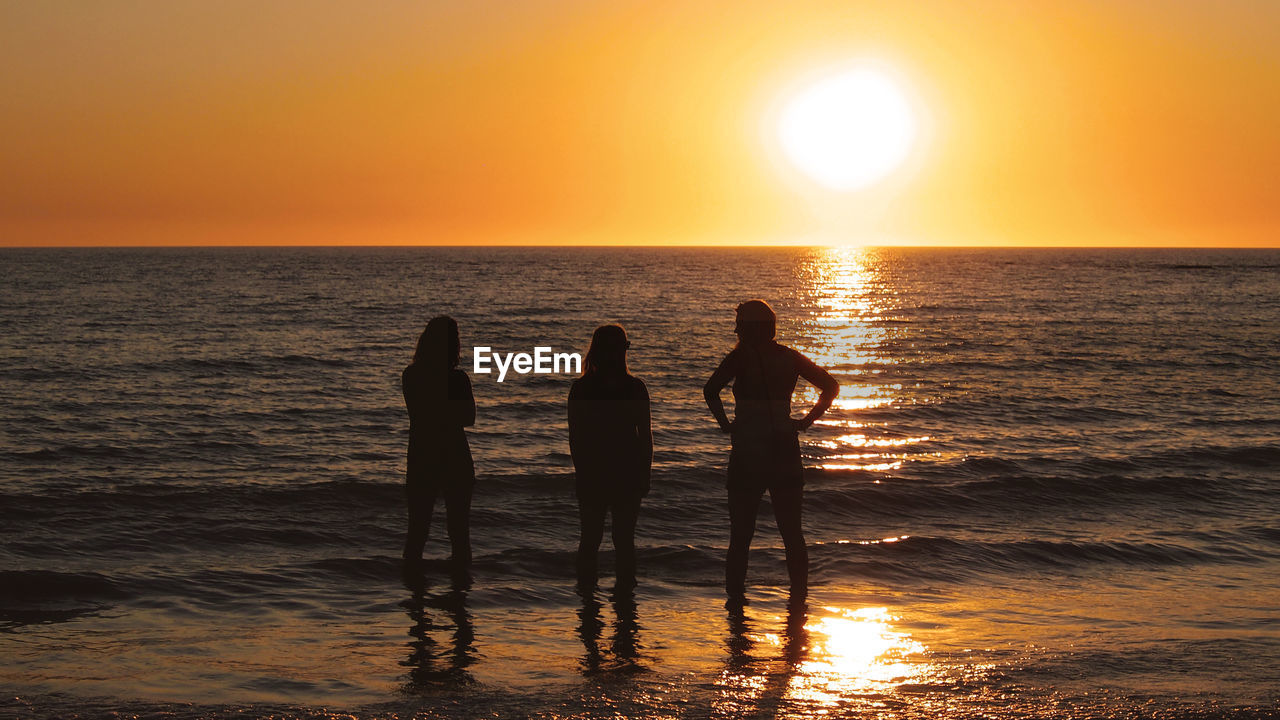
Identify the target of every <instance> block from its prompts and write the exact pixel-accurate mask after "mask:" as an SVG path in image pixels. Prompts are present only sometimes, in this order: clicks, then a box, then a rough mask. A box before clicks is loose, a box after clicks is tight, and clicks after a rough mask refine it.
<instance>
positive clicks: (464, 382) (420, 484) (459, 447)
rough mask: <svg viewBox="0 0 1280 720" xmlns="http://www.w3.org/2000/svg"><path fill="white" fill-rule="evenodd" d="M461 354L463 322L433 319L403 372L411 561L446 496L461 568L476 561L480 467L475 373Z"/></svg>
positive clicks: (407, 558) (417, 555)
mask: <svg viewBox="0 0 1280 720" xmlns="http://www.w3.org/2000/svg"><path fill="white" fill-rule="evenodd" d="M461 353H462V345H461V343H460V342H459V340H458V323H457V322H455V321H454V320H453V318H450V317H444V316H440V317H436V318H432V319H431V322H428V323H427V328H426V329H425V330H423V331H422V336H421V337H419V338H418V348H417V351H416V352H414V354H413V362H412V363H410V364H409V367H407V368H405V369H404V374H403V375H402V376H401V385H402V387H403V389H404V404H405V405H406V406H407V407H408V408H409V468H408V473H407V478H406V487H407V490H408V499H409V532H408V533H407V534H406V536H405V540H404V559H405V561H406V562H416V561H420V560H422V548H423V546H424V545H425V544H426V542H427V535H428V534H429V532H430V530H431V513H432V510H433V508H434V507H435V504H436V498H439V497H443V498H444V506H445V514H446V524H447V527H448V530H449V543H450V544H451V545H452V546H453V556H452V560H453V562H454V563H455V564H456V565H457V566H458V567H465V566H466V565H468V564H470V562H471V517H470V516H471V490H472V487H473V486H474V485H475V468H474V466H473V465H472V463H471V448H470V447H469V446H468V445H467V434H466V431H464V430H463V428H465V427H467V426H469V425H474V424H475V423H476V401H475V398H474V397H472V395H471V380H470V378H468V377H467V374H466V373H465V372H463V371H462V370H459V369H458V360H459V358H460V357H461Z"/></svg>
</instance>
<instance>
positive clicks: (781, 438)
mask: <svg viewBox="0 0 1280 720" xmlns="http://www.w3.org/2000/svg"><path fill="white" fill-rule="evenodd" d="M737 321H738V322H737V327H735V328H734V332H735V333H736V334H737V335H738V344H737V346H736V347H735V348H734V349H733V350H732V351H731V352H730V353H729V354H728V355H727V356H725V359H724V360H723V361H722V362H721V363H720V367H718V368H716V371H715V372H714V373H712V375H711V379H710V380H708V381H707V385H706V387H704V388H703V395H704V396H705V397H706V400H707V406H708V407H710V408H711V414H712V415H714V416H715V418H716V422H718V423H720V429H721V430H723V431H724V432H727V433H730V435H731V436H732V441H733V449H732V450H731V451H730V453H729V524H730V532H729V555H728V558H727V561H726V567H725V591H726V592H727V593H728V595H729V602H728V604H729V605H730V606H733V605H741V604H742V603H744V602H745V594H746V579H747V551H748V549H749V548H750V546H751V537H752V536H753V535H755V531H756V513H757V512H758V511H759V508H760V499H761V498H762V497H763V496H764V492H765V491H766V490H768V491H769V500H770V503H771V504H772V505H773V515H774V517H775V518H776V519H777V521H778V532H779V533H780V534H781V535H782V542H783V544H784V545H785V546H786V551H787V574H788V575H789V576H790V578H791V591H792V593H793V595H800V596H803V595H804V593H805V592H807V590H808V585H809V551H808V549H807V548H806V547H805V543H804V533H803V531H802V530H801V528H800V513H801V507H802V502H801V500H802V498H801V495H802V492H803V489H804V476H803V467H802V466H801V461H800V438H799V433H800V431H801V430H805V429H807V428H808V427H809V426H810V425H812V424H813V422H814V421H815V420H817V419H818V418H820V417H822V414H823V413H825V412H826V411H827V408H829V407H831V402H832V401H833V400H835V398H836V395H838V394H839V392H840V383H839V382H837V381H836V379H835V378H833V377H831V374H830V373H828V372H827V371H826V370H823V369H822V368H820V367H818V366H817V365H815V364H814V363H813V361H812V360H810V359H809V358H806V357H805V356H803V355H801V354H800V353H798V352H796V351H795V350H792V349H791V348H789V347H787V346H785V345H781V344H779V343H777V342H775V341H774V339H773V338H774V335H775V333H776V331H777V316H776V315H775V314H774V312H773V308H771V307H769V304H768V303H766V302H765V301H763V300H748V301H747V302H744V303H742V304H741V305H739V306H738V317H737ZM797 378H804V379H805V380H808V381H809V382H810V383H812V384H813V385H814V386H816V387H817V388H818V389H819V390H820V391H821V393H822V394H821V395H820V396H819V398H818V402H817V403H816V404H815V405H814V406H813V408H812V409H811V410H809V412H808V414H806V415H805V416H804V417H803V418H802V419H800V420H795V419H793V418H792V417H791V395H792V393H793V392H795V387H796V379H797ZM729 383H733V399H734V405H735V417H734V419H733V421H732V422H730V420H729V417H728V416H727V415H726V414H725V411H724V404H723V403H722V402H721V401H720V391H721V390H723V389H724V387H725V386H726V385H728V384H729Z"/></svg>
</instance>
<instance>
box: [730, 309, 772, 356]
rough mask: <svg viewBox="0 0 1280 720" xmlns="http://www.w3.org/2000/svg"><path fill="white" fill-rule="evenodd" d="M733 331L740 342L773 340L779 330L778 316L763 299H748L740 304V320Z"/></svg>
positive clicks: (760, 342) (759, 343)
mask: <svg viewBox="0 0 1280 720" xmlns="http://www.w3.org/2000/svg"><path fill="white" fill-rule="evenodd" d="M733 331H734V332H735V333H737V335H738V343H739V344H745V345H762V344H764V343H767V342H770V341H772V340H773V338H774V336H775V335H777V332H778V316H777V315H776V314H774V312H773V308H771V307H769V303H767V302H765V301H763V300H748V301H746V302H744V303H742V304H741V305H739V306H738V322H737V324H736V325H735V326H734V328H733Z"/></svg>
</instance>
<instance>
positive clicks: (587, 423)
mask: <svg viewBox="0 0 1280 720" xmlns="http://www.w3.org/2000/svg"><path fill="white" fill-rule="evenodd" d="M630 345H631V343H630V342H629V341H628V340H627V333H626V331H625V330H623V329H622V327H621V326H619V325H602V326H601V327H598V328H596V331H595V333H594V334H593V335H592V336H591V347H590V348H589V349H588V350H587V357H586V362H585V363H584V365H585V368H584V369H583V373H582V377H580V378H578V379H577V380H575V381H574V382H573V386H572V387H571V388H570V389H569V451H570V453H571V454H572V455H573V467H574V471H575V489H576V491H577V496H578V518H579V521H580V524H581V530H582V534H581V536H580V538H579V541H578V557H577V569H578V583H579V585H581V586H582V587H584V588H586V587H590V588H594V587H595V583H596V555H597V554H598V552H599V550H600V541H601V539H603V537H604V523H605V517H606V515H610V514H611V515H612V516H613V549H614V552H615V554H616V555H617V587H618V588H619V589H627V588H630V587H632V586H634V585H635V583H636V544H635V532H636V521H637V518H638V517H639V515H640V499H641V498H643V497H644V496H645V495H646V494H648V492H649V469H650V466H651V465H652V463H653V431H652V429H651V427H650V422H649V391H648V389H647V388H645V385H644V382H642V381H641V380H640V378H638V377H636V376H634V375H632V374H631V373H630V372H628V371H627V348H628V347H630Z"/></svg>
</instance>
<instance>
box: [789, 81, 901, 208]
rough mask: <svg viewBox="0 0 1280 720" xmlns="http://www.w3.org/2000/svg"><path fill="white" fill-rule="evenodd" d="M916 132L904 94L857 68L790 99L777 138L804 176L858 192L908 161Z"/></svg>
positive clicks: (826, 185) (821, 82)
mask: <svg viewBox="0 0 1280 720" xmlns="http://www.w3.org/2000/svg"><path fill="white" fill-rule="evenodd" d="M916 130H917V122H916V117H915V113H914V112H913V111H912V109H911V103H910V102H909V101H908V100H907V97H906V95H905V94H904V93H903V92H902V89H901V88H900V87H899V86H898V85H897V84H896V83H895V82H894V81H893V80H892V79H891V78H889V77H888V76H887V75H885V74H884V73H882V72H880V71H878V70H874V69H870V68H857V69H853V70H846V71H844V72H841V73H839V74H836V75H831V76H828V77H826V78H824V79H822V80H819V81H817V82H815V83H813V84H812V85H809V86H808V87H807V88H805V89H803V90H801V91H800V92H798V93H797V94H796V95H795V96H794V97H792V98H790V99H789V100H788V101H787V102H786V105H785V107H784V109H783V111H782V115H781V117H780V119H779V122H778V139H779V140H780V142H781V144H782V149H783V152H784V154H785V155H786V157H787V158H788V159H789V160H790V161H791V162H792V163H793V164H794V165H795V166H796V167H797V168H798V169H799V170H800V171H801V172H803V173H804V174H805V175H807V176H809V177H810V178H812V179H813V180H815V181H817V182H818V183H819V184H821V185H823V186H825V187H827V188H830V189H832V190H857V189H859V188H863V187H867V186H869V185H872V184H874V183H876V182H878V181H880V180H883V179H884V178H885V177H887V176H888V175H889V174H890V173H892V172H893V171H894V170H895V169H896V168H897V167H898V166H900V165H901V164H902V163H903V161H905V160H906V159H907V156H908V154H909V153H910V152H911V147H912V144H913V142H914V140H915V138H916Z"/></svg>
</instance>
